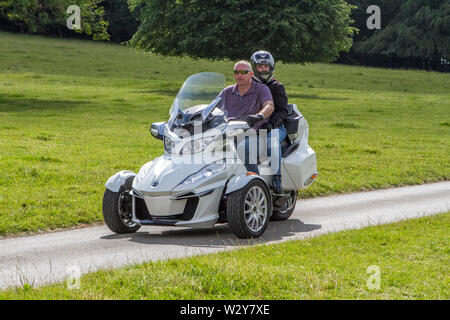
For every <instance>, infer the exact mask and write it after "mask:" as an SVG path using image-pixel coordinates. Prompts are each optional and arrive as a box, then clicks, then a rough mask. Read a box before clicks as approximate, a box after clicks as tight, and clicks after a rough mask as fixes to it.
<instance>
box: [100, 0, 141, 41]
mask: <svg viewBox="0 0 450 320" xmlns="http://www.w3.org/2000/svg"><path fill="white" fill-rule="evenodd" d="M100 5H101V6H102V7H103V8H105V19H106V21H108V34H109V35H110V36H111V40H112V41H114V42H124V41H128V40H130V39H131V37H132V36H133V34H134V33H135V32H136V30H137V28H138V27H139V23H138V20H137V19H138V16H139V14H140V10H139V8H136V9H135V10H134V11H133V12H130V10H129V8H128V3H127V0H104V1H103V2H102V3H101V4H100Z"/></svg>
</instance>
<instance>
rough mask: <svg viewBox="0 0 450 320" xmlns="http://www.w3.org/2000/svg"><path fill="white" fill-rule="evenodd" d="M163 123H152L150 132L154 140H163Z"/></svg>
mask: <svg viewBox="0 0 450 320" xmlns="http://www.w3.org/2000/svg"><path fill="white" fill-rule="evenodd" d="M165 124H166V123H165V122H155V123H152V125H151V127H150V132H151V134H152V136H154V137H155V138H156V139H159V140H163V139H164V125H165Z"/></svg>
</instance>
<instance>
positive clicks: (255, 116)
mask: <svg viewBox="0 0 450 320" xmlns="http://www.w3.org/2000/svg"><path fill="white" fill-rule="evenodd" d="M262 119H264V116H263V115H262V114H260V113H258V114H251V115H249V116H247V119H246V121H247V123H248V125H249V126H250V127H253V126H254V125H255V124H256V123H257V122H258V121H260V120H262Z"/></svg>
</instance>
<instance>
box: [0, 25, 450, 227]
mask: <svg viewBox="0 0 450 320" xmlns="http://www.w3.org/2000/svg"><path fill="white" fill-rule="evenodd" d="M244 58H245V57H244ZM232 67H233V62H231V61H220V62H209V61H204V60H192V59H188V58H168V57H162V56H155V55H152V54H147V53H142V52H135V51H133V50H132V49H129V48H126V47H121V46H118V45H115V44H108V43H95V42H90V41H80V40H61V39H51V38H45V37H41V36H27V35H15V34H10V33H4V32H0V235H3V236H5V235H11V234H17V233H22V232H37V231H41V230H49V229H56V228H67V227H72V226H76V225H79V224H85V223H93V222H99V221H102V214H101V202H102V194H103V191H104V183H105V182H106V180H107V179H108V178H109V177H110V176H111V175H112V174H114V173H115V172H117V171H119V170H122V169H129V170H133V171H137V170H138V169H139V168H140V166H141V165H143V164H144V163H145V162H147V161H149V160H151V159H153V158H155V157H157V156H159V155H160V154H161V153H162V151H163V147H162V144H161V142H160V141H158V140H156V139H154V138H152V137H151V135H150V133H149V125H150V123H152V122H155V121H165V120H167V118H168V110H169V108H170V105H171V103H172V100H173V98H174V96H175V95H176V93H177V90H178V88H179V86H180V85H181V84H182V83H183V81H184V80H185V78H186V77H187V76H189V75H191V74H193V73H196V72H201V71H217V72H220V73H224V74H226V76H227V81H228V83H229V84H231V83H232V80H233V78H232V74H231V70H232ZM276 72H277V77H278V78H279V79H280V80H281V81H282V82H283V83H284V84H285V85H286V88H287V93H288V95H289V100H290V102H292V103H296V104H297V105H298V106H299V107H300V110H301V111H302V112H303V114H304V115H305V117H306V119H307V121H308V124H309V128H310V138H309V143H310V145H311V147H312V148H313V149H315V151H316V152H317V159H318V169H319V178H318V180H317V182H316V183H315V184H314V185H313V186H312V187H310V188H308V189H307V190H305V191H304V192H302V193H301V196H302V197H311V196H319V195H326V194H332V193H340V192H350V191H358V190H369V189H375V188H385V187H390V186H401V185H406V184H420V183H426V182H433V181H442V180H448V179H449V177H450V161H449V156H448V154H449V150H450V139H449V138H450V126H449V125H448V124H449V122H450V119H449V115H450V81H449V75H448V74H439V73H434V72H424V71H402V70H387V69H385V70H383V69H374V68H360V67H350V66H342V65H328V64H308V65H306V66H301V65H283V64H277V67H276Z"/></svg>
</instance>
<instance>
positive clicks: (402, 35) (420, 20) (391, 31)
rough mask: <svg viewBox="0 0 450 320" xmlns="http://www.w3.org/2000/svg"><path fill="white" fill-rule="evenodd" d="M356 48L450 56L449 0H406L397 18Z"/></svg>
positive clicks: (411, 55) (399, 54)
mask: <svg viewBox="0 0 450 320" xmlns="http://www.w3.org/2000/svg"><path fill="white" fill-rule="evenodd" d="M355 49H356V51H357V52H367V53H371V54H383V55H395V56H397V57H402V58H418V57H420V58H426V59H430V60H437V59H440V58H441V57H444V58H449V59H450V2H449V1H442V0H406V1H403V3H402V5H401V6H400V10H399V12H398V13H397V14H396V15H395V17H394V19H393V20H392V21H391V22H390V23H389V24H388V25H387V26H386V27H385V28H382V29H381V30H380V31H378V32H376V33H375V34H374V35H373V36H372V37H370V38H369V39H367V40H365V41H363V42H361V43H358V44H357V46H356V48H355Z"/></svg>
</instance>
